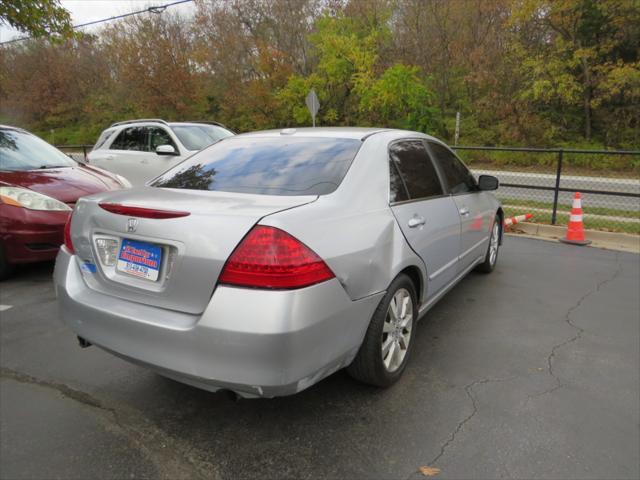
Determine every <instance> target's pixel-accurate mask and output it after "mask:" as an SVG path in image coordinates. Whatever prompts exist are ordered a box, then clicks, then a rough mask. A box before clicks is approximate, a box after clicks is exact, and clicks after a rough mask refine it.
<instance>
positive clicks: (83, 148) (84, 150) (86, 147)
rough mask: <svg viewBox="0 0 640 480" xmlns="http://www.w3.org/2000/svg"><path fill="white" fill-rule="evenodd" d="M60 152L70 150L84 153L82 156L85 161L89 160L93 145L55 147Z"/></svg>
mask: <svg viewBox="0 0 640 480" xmlns="http://www.w3.org/2000/svg"><path fill="white" fill-rule="evenodd" d="M55 147H56V148H57V149H58V150H62V151H63V152H66V151H69V150H75V151H82V156H83V158H84V160H85V161H86V160H87V152H88V151H89V150H91V149H92V148H93V145H55Z"/></svg>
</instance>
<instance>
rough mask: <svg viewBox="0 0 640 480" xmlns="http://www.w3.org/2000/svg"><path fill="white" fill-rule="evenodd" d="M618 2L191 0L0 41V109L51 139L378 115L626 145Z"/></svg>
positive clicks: (441, 126)
mask: <svg viewBox="0 0 640 480" xmlns="http://www.w3.org/2000/svg"><path fill="white" fill-rule="evenodd" d="M639 50H640V7H639V6H638V3H637V2H635V1H629V0H600V1H596V0H553V1H546V0H543V1H541V0H460V1H450V0H224V1H223V0H215V1H209V0H207V1H204V0H196V7H195V12H194V13H193V14H192V15H182V16H180V15H177V14H174V13H172V12H171V11H170V10H167V11H165V12H164V13H162V14H159V15H157V14H156V15H154V14H150V13H149V14H144V15H138V16H134V17H130V18H127V19H124V20H121V21H118V22H113V23H111V24H108V26H106V27H105V28H103V29H101V30H99V31H95V32H93V33H90V34H87V35H84V36H83V37H80V38H71V39H70V40H68V41H66V42H65V43H62V44H56V43H52V42H50V41H49V40H47V39H46V38H43V39H34V40H29V41H24V42H16V43H13V44H10V45H7V46H4V47H0V121H2V122H4V123H11V124H17V125H21V126H25V127H27V128H30V129H32V130H35V131H36V132H48V131H49V130H50V129H56V132H58V133H57V134H56V140H57V141H59V142H65V141H69V142H70V141H73V142H88V143H91V142H93V141H95V138H96V135H97V134H98V133H99V131H100V130H102V129H103V128H104V127H105V126H106V125H108V124H109V123H110V122H112V121H116V120H122V119H125V118H135V117H150V116H153V117H162V118H166V119H168V120H192V119H209V120H217V121H221V122H223V123H225V124H227V125H229V126H230V127H231V128H234V129H236V130H238V131H247V130H253V129H262V128H278V127H286V126H297V125H309V124H310V123H311V118H310V115H309V113H308V111H307V109H306V106H305V105H304V98H305V96H306V94H307V93H308V91H309V90H310V89H311V88H314V89H315V90H316V92H317V93H318V96H319V98H320V103H321V108H320V112H319V118H318V120H319V123H320V125H378V126H389V127H399V128H408V129H415V130H421V131H425V132H429V133H433V134H435V135H438V136H441V137H443V138H445V139H449V140H450V139H451V138H452V136H453V130H454V121H455V120H454V119H455V115H456V112H460V113H461V118H462V122H461V141H462V142H463V143H466V144H472V143H480V144H486V145H500V144H512V145H538V146H545V145H547V146H555V145H566V144H571V145H574V146H586V147H589V146H613V147H627V148H633V147H636V148H637V147H639V146H640V137H639V135H640V134H639V132H640V70H639V68H640V63H639V62H640V57H639Z"/></svg>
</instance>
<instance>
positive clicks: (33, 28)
mask: <svg viewBox="0 0 640 480" xmlns="http://www.w3.org/2000/svg"><path fill="white" fill-rule="evenodd" d="M2 23H5V24H8V25H10V26H12V27H14V28H16V29H18V30H20V31H21V32H25V33H28V34H29V35H31V36H32V37H42V36H46V35H54V36H55V37H61V38H70V37H72V36H73V25H72V24H71V15H69V12H68V11H67V10H66V9H65V8H64V7H62V5H60V1H59V0H12V1H6V2H2V3H0V24H2Z"/></svg>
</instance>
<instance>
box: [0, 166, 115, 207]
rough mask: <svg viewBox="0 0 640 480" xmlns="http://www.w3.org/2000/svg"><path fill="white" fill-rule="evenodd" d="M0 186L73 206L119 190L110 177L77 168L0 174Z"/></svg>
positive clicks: (86, 168)
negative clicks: (25, 191)
mask: <svg viewBox="0 0 640 480" xmlns="http://www.w3.org/2000/svg"><path fill="white" fill-rule="evenodd" d="M0 184H9V185H13V186H15V187H24V188H29V189H31V190H34V191H36V192H38V193H42V194H44V195H48V196H49V197H53V198H55V199H57V200H60V201H61V202H64V203H76V201H77V200H78V198H80V197H84V196H85V195H91V194H92V193H99V192H104V191H106V190H116V189H119V188H122V184H121V183H120V182H119V181H118V180H117V179H116V177H115V176H114V175H113V174H111V173H109V172H107V171H105V170H101V169H99V168H95V167H90V166H85V165H80V164H78V166H76V167H67V168H50V169H43V170H29V171H25V172H10V171H0Z"/></svg>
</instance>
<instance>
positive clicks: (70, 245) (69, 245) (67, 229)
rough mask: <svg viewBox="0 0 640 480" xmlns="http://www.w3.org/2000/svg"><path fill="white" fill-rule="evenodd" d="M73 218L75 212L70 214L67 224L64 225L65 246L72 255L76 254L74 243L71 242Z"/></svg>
mask: <svg viewBox="0 0 640 480" xmlns="http://www.w3.org/2000/svg"><path fill="white" fill-rule="evenodd" d="M72 217H73V212H71V213H70V214H69V217H68V218H67V223H65V224H64V246H65V247H66V248H67V250H69V252H70V253H75V249H74V248H73V242H72V241H71V218H72Z"/></svg>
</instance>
